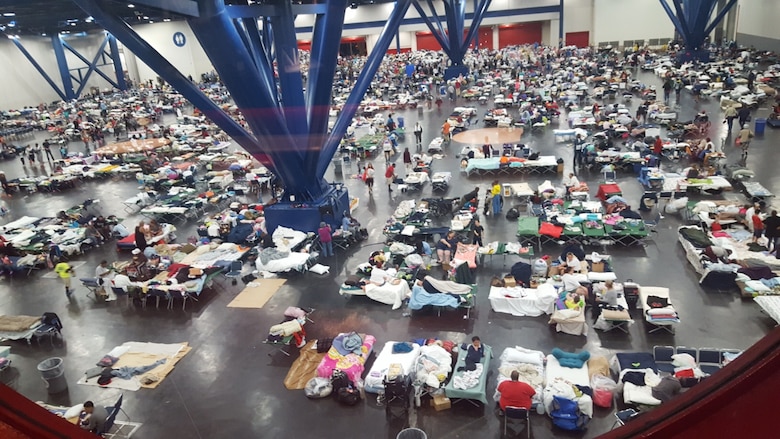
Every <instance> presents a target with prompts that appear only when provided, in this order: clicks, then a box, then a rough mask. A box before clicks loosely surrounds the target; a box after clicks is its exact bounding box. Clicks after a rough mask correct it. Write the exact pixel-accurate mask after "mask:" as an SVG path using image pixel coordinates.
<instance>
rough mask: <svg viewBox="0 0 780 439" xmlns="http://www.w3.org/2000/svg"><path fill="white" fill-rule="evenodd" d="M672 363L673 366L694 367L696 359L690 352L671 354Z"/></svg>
mask: <svg viewBox="0 0 780 439" xmlns="http://www.w3.org/2000/svg"><path fill="white" fill-rule="evenodd" d="M672 365H673V366H674V367H685V368H691V369H692V368H694V367H696V360H695V359H694V358H693V357H692V356H691V354H675V355H672Z"/></svg>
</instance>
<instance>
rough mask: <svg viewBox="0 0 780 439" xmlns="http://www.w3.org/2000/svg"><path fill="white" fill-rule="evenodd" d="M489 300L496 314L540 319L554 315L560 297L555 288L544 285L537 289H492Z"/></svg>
mask: <svg viewBox="0 0 780 439" xmlns="http://www.w3.org/2000/svg"><path fill="white" fill-rule="evenodd" d="M488 299H490V307H491V308H492V309H493V311H495V312H502V313H507V314H512V315H513V316H518V317H525V316H528V317H538V316H540V315H542V314H552V312H553V309H554V306H555V301H556V300H557V299H558V295H557V294H556V293H555V287H553V286H552V285H548V284H542V285H539V287H538V288H536V289H531V288H522V287H511V288H503V287H490V294H489V295H488Z"/></svg>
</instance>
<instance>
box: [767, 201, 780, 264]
mask: <svg viewBox="0 0 780 439" xmlns="http://www.w3.org/2000/svg"><path fill="white" fill-rule="evenodd" d="M764 235H765V236H766V237H767V239H769V244H768V245H767V246H768V247H769V252H770V253H774V254H775V257H776V258H777V257H778V256H777V255H778V252H777V249H778V245H779V244H780V217H779V216H777V211H776V210H773V211H772V213H771V214H770V215H769V216H768V217H767V218H766V219H765V220H764Z"/></svg>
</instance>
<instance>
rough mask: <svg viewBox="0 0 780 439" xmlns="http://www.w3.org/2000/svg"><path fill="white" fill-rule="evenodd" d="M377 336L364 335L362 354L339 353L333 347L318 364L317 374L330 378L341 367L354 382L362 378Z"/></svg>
mask: <svg viewBox="0 0 780 439" xmlns="http://www.w3.org/2000/svg"><path fill="white" fill-rule="evenodd" d="M375 342H376V338H374V336H373V335H366V336H365V337H363V345H362V346H361V352H362V354H361V355H360V356H358V355H356V354H348V355H346V356H344V355H341V354H339V352H338V351H337V350H336V349H335V348H333V347H331V348H330V350H329V351H328V353H327V354H325V357H324V358H323V359H322V361H321V362H320V365H319V366H317V376H318V377H322V378H330V376H331V375H332V374H333V371H334V370H336V369H339V370H341V371H343V372H344V373H345V374H347V376H348V377H349V379H350V380H352V382H353V383H356V382H358V381H359V380H360V377H361V375H363V370H364V369H365V363H366V360H367V359H368V356H369V355H371V351H372V349H373V348H374V343H375Z"/></svg>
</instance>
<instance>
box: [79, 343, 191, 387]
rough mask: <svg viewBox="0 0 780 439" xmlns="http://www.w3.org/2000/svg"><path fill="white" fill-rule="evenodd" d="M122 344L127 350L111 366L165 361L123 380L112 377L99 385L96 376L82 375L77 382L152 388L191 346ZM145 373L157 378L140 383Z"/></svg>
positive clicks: (134, 365)
mask: <svg viewBox="0 0 780 439" xmlns="http://www.w3.org/2000/svg"><path fill="white" fill-rule="evenodd" d="M122 346H125V347H128V348H129V350H128V351H127V352H126V353H124V354H122V355H121V356H120V357H119V361H117V362H116V363H115V364H114V365H113V366H112V368H114V369H119V368H121V367H125V366H129V367H140V366H146V365H149V364H153V363H154V362H156V361H158V360H160V359H162V358H165V359H167V360H166V362H165V363H163V364H160V365H158V366H157V367H155V368H154V369H152V370H150V371H148V372H146V373H144V374H141V375H136V376H134V377H133V378H132V379H129V380H125V379H121V378H116V377H114V378H113V379H112V380H111V382H110V383H109V384H108V385H106V386H101V385H100V384H98V383H97V380H98V377H94V378H90V379H86V377H82V378H81V379H80V380H79V381H78V384H83V385H87V386H98V387H108V388H112V389H122V390H131V391H136V390H138V389H140V388H142V387H143V388H146V389H154V388H156V387H157V386H159V385H160V383H161V382H162V381H163V380H164V379H165V377H167V376H168V375H169V374H170V373H171V372H172V371H173V368H174V366H176V363H178V362H179V360H181V359H182V358H184V356H185V355H187V354H188V353H189V352H190V351H191V350H192V348H191V347H190V346H189V345H188V344H187V343H171V344H163V343H143V342H127V343H124V344H123V345H122ZM146 375H155V376H157V377H158V378H159V380H158V381H155V382H153V383H150V384H141V382H142V380H143V377H144V376H146Z"/></svg>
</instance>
